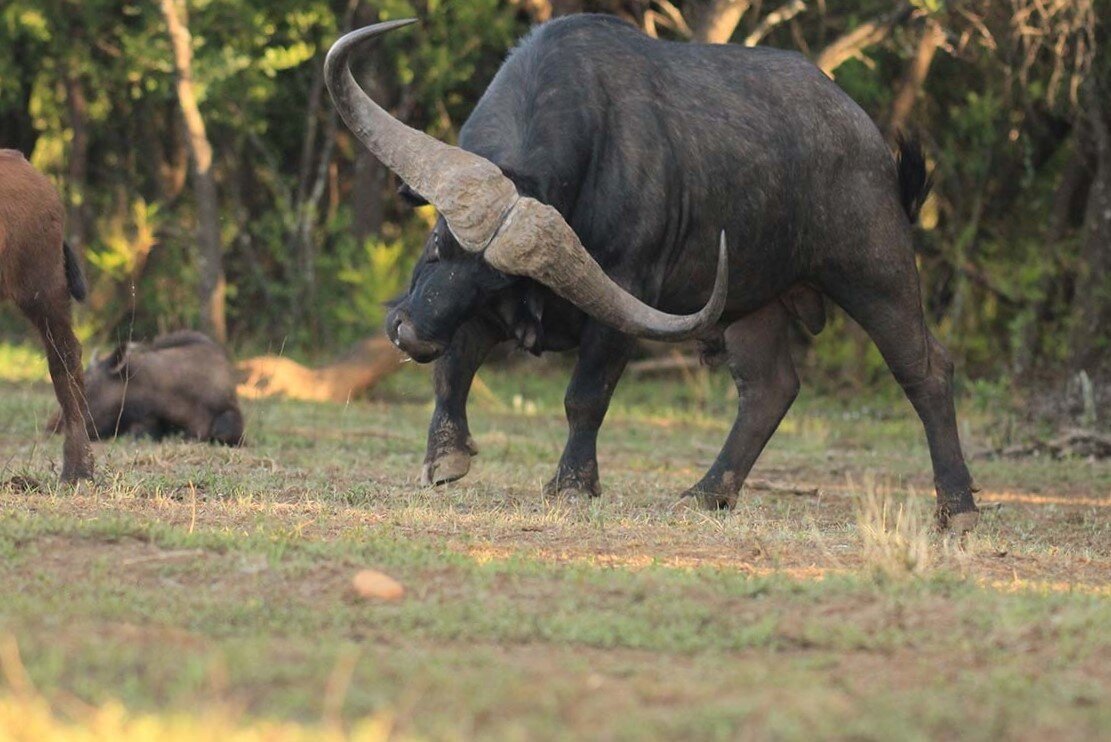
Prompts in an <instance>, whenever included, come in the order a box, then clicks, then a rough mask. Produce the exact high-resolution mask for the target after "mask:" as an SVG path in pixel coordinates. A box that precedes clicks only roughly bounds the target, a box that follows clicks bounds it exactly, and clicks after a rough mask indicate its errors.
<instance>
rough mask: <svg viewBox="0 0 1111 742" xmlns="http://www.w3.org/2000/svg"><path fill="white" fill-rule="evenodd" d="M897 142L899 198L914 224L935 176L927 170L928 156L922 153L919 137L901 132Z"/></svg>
mask: <svg viewBox="0 0 1111 742" xmlns="http://www.w3.org/2000/svg"><path fill="white" fill-rule="evenodd" d="M896 142H897V144H898V146H899V152H898V154H897V155H896V156H895V162H896V164H897V165H898V169H899V199H900V200H901V201H902V202H903V210H904V211H906V212H907V218H908V219H910V223H911V224H914V223H915V222H917V221H918V212H919V211H921V210H922V204H924V203H926V197H927V196H929V195H930V189H931V188H933V185H934V176H933V173H930V172H927V170H926V156H925V155H923V154H922V143H921V142H919V141H918V138H917V137H907V136H904V135H903V134H899V135H898V137H897V138H896Z"/></svg>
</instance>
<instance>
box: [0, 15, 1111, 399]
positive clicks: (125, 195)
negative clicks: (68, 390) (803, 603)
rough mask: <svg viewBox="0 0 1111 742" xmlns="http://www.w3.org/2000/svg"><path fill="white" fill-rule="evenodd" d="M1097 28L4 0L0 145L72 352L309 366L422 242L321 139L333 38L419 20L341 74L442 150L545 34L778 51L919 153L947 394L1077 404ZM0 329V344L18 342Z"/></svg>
mask: <svg viewBox="0 0 1111 742" xmlns="http://www.w3.org/2000/svg"><path fill="white" fill-rule="evenodd" d="M1109 6H1111V3H1106V2H1099V0H966V1H962V0H949V1H946V0H914V1H913V2H883V1H880V0H783V1H782V2H781V1H780V0H770V1H766V2H761V0H676V1H675V2H669V1H668V0H515V1H513V2H511V1H510V0H455V1H454V2H443V1H442V0H424V1H419V2H411V1H410V0H381V1H374V2H372V1H371V0H188V1H187V2H184V1H183V0H161V2H160V3H153V2H138V1H137V0H5V2H4V3H3V5H2V6H0V146H6V147H12V148H17V149H20V150H22V151H23V152H25V153H26V154H27V155H28V156H29V157H30V158H31V159H32V161H33V162H34V163H35V164H36V165H37V166H38V167H39V168H40V169H42V170H43V171H45V172H47V173H48V174H49V175H51V176H52V177H53V178H54V180H55V182H56V183H57V184H58V186H59V188H60V189H61V190H62V192H63V194H64V196H65V200H66V203H67V205H68V210H69V217H68V227H67V230H68V237H69V239H70V241H71V242H72V244H73V245H74V246H75V247H76V248H78V250H79V251H80V252H81V253H82V254H83V256H84V259H85V262H86V265H87V268H88V272H89V274H90V279H91V283H92V287H93V289H92V294H91V297H90V301H89V302H88V304H87V306H86V307H85V308H83V309H81V310H80V322H81V325H82V332H83V334H84V336H85V337H86V338H89V339H91V340H92V341H93V342H110V341H114V340H115V339H117V338H120V337H127V336H130V335H132V334H133V335H135V336H137V337H143V336H149V335H152V334H154V333H156V332H159V331H162V330H166V329H175V328H179V327H185V326H196V327H201V328H202V329H206V330H207V331H209V332H211V333H214V334H216V335H221V334H223V333H224V332H226V335H227V338H228V341H229V342H230V343H231V345H232V346H233V348H235V349H236V350H237V351H238V352H240V353H246V352H249V351H254V350H263V349H267V348H270V349H278V348H283V349H284V352H286V353H291V354H293V355H298V356H302V357H310V358H311V357H319V356H330V355H334V354H335V353H336V352H337V351H339V350H341V349H342V348H344V347H346V346H347V345H349V344H350V343H352V342H354V341H356V340H358V339H360V338H363V337H365V336H367V335H370V334H374V333H376V332H378V330H379V327H380V323H381V320H382V317H383V313H384V310H383V308H382V306H381V303H382V301H384V300H385V299H387V298H388V297H390V296H391V295H393V294H395V293H396V292H397V291H398V290H399V289H401V288H402V287H404V285H405V282H406V280H407V275H408V270H409V268H410V266H411V263H412V261H413V260H414V259H415V256H416V254H417V252H418V251H419V248H420V245H421V243H422V241H423V231H424V230H425V229H426V227H427V226H428V224H429V223H430V222H431V220H432V214H431V213H430V212H429V211H428V210H427V209H419V210H416V211H414V210H411V209H407V208H404V207H402V206H401V204H400V202H399V200H398V199H397V198H396V197H395V196H394V190H395V188H396V186H397V183H396V180H395V179H394V177H393V176H392V175H391V174H389V173H388V172H387V171H385V169H384V168H383V167H381V166H380V165H379V163H378V162H377V161H375V160H374V159H373V158H372V157H371V156H369V155H367V154H366V153H365V152H364V151H363V150H362V148H361V147H359V146H357V143H356V142H355V141H354V140H353V139H352V137H351V136H350V135H349V134H348V133H347V131H346V130H345V129H344V127H343V126H342V125H337V120H336V116H335V114H334V113H333V111H332V108H331V105H330V101H329V100H328V96H327V93H326V92H325V91H324V90H323V81H322V75H321V72H322V69H321V68H322V64H323V58H324V54H325V52H326V51H327V48H328V46H329V44H330V43H331V41H332V40H334V39H335V38H336V36H337V35H338V34H339V33H341V32H342V31H343V30H344V29H345V28H351V27H357V26H361V25H365V24H367V23H371V22H374V21H377V20H382V19H389V18H398V17H405V16H417V17H419V18H421V19H422V23H421V24H420V25H418V26H415V27H412V28H410V29H407V30H406V31H405V32H403V33H398V34H394V35H391V36H389V37H387V38H386V39H385V40H384V41H383V43H381V44H380V45H379V47H378V48H377V49H376V50H374V51H373V52H370V53H368V55H367V58H366V63H365V66H364V67H363V68H362V69H361V70H358V75H359V77H361V82H362V83H363V85H364V86H365V87H366V88H368V89H369V90H371V91H372V92H373V93H374V95H375V97H376V98H377V99H378V100H379V101H381V102H382V103H383V104H385V105H386V106H387V107H388V108H390V109H391V110H392V111H394V112H395V114H396V115H398V116H399V117H400V118H402V119H404V120H406V121H407V122H409V123H411V124H413V125H416V126H419V127H422V128H424V129H425V130H427V131H429V132H430V133H432V134H434V135H436V136H439V137H441V138H443V139H446V140H449V141H451V140H453V139H454V137H455V134H456V132H457V130H458V128H459V126H460V125H461V123H462V122H463V121H464V120H465V119H466V117H467V114H468V112H469V111H470V109H471V107H472V106H473V105H474V103H475V101H477V99H478V97H479V95H480V94H481V92H482V90H483V89H484V87H485V85H486V84H487V83H488V82H489V80H490V79H491V78H492V76H493V74H494V72H495V71H496V69H497V67H498V65H499V64H500V62H501V60H502V59H503V58H504V55H505V53H506V50H507V49H508V48H510V46H511V45H512V44H513V43H514V41H515V40H516V39H517V38H519V37H520V36H521V35H523V34H524V33H526V32H527V31H528V29H529V27H530V26H532V25H534V24H535V23H538V22H542V21H543V20H546V19H547V18H550V17H552V16H554V15H560V14H565V13H570V12H579V11H583V10H587V11H596V12H607V13H614V14H617V15H620V16H622V17H624V18H626V19H628V20H629V21H630V22H632V23H634V24H636V25H637V26H639V27H640V28H642V29H644V30H645V32H646V33H650V34H652V35H657V36H659V37H661V38H669V39H674V40H678V41H684V40H688V39H690V40H695V41H709V42H715V43H738V44H744V43H748V44H756V43H759V44H768V45H773V46H777V47H784V48H792V49H797V50H799V51H801V52H802V53H803V54H805V55H807V56H808V57H810V58H812V59H814V60H815V61H816V62H817V63H818V64H819V65H820V66H821V67H823V69H825V70H826V71H827V72H828V73H830V74H831V75H833V76H834V78H835V79H836V80H837V82H838V83H839V84H840V85H841V86H842V87H843V88H844V89H845V90H846V91H847V92H848V93H849V94H850V95H851V96H852V97H853V98H854V99H856V100H857V101H858V102H859V103H860V104H861V105H862V106H863V107H864V108H865V109H866V110H867V111H868V112H869V113H870V114H871V115H872V117H873V118H874V119H875V120H876V121H877V123H878V124H879V125H880V127H881V129H882V130H884V131H885V133H887V135H888V136H889V137H892V138H893V136H894V133H895V131H896V130H898V129H905V130H908V131H912V132H916V133H918V134H919V135H920V136H921V137H922V138H923V140H924V142H925V144H926V147H927V150H928V154H929V156H930V159H931V163H932V165H933V166H934V168H935V184H936V185H935V189H934V194H935V195H934V197H933V198H932V199H931V200H930V202H929V203H928V204H927V207H926V209H925V211H924V218H923V225H922V226H923V229H922V230H921V231H920V233H919V244H920V251H921V254H920V266H921V268H922V274H923V284H924V288H925V301H926V304H927V311H928V314H929V318H930V321H931V322H932V323H934V324H935V326H936V327H937V328H938V331H939V334H940V336H941V337H942V338H943V340H944V341H945V342H946V343H947V344H948V346H949V347H950V349H951V350H952V352H953V353H954V355H955V356H956V357H957V359H958V363H959V367H960V368H961V370H962V373H963V374H965V375H966V376H967V377H969V378H973V379H988V380H993V381H1000V380H1003V381H1006V382H1014V383H1015V384H1016V388H1020V387H1025V388H1042V389H1064V388H1066V387H1067V385H1068V384H1069V383H1071V384H1072V385H1073V386H1074V387H1075V386H1076V385H1077V384H1079V385H1080V386H1081V387H1085V386H1087V388H1091V387H1092V386H1093V385H1094V388H1095V389H1096V392H1095V393H1094V396H1095V398H1096V399H1099V397H1100V391H1099V390H1101V389H1105V388H1106V385H1107V382H1108V381H1111V379H1109V378H1108V377H1109V376H1111V371H1109V367H1111V360H1109V359H1111V339H1109V338H1111V335H1109V332H1108V329H1107V328H1108V323H1109V321H1111V280H1109V279H1108V277H1107V276H1108V275H1109V270H1111V95H1109V94H1108V93H1109V92H1111V60H1109V59H1108V56H1107V55H1106V54H1103V53H1100V50H1101V47H1102V46H1105V45H1106V41H1107V36H1108V31H1107V25H1108V23H1109V22H1111V10H1109ZM175 24H176V26H177V27H178V33H177V34H176V35H172V34H171V33H170V29H171V28H174V27H175ZM172 39H173V41H177V42H179V44H178V46H176V47H175V45H174V43H173V41H172ZM190 52H191V54H190ZM190 57H191V58H190ZM186 88H188V90H187V89H186ZM190 96H191V97H192V98H193V100H194V102H195V112H196V113H199V121H200V124H201V126H202V127H203V128H202V129H201V130H199V131H198V128H197V119H198V117H196V116H194V117H193V118H192V119H191V118H190V116H189V113H190V106H189V100H188V99H189V97H190ZM183 111H184V112H185V113H186V116H184V117H183V115H182V112H183ZM187 122H188V123H187ZM199 142H200V143H207V145H208V146H209V147H210V149H211V169H207V170H206V169H205V168H204V167H201V165H202V164H203V162H202V161H203V159H204V157H203V155H204V152H203V149H201V150H198V143H199ZM647 146H651V143H647ZM206 180H207V182H208V190H207V191H206V188H205V181H206ZM206 200H207V201H206ZM206 203H208V206H207V208H208V211H206ZM206 229H207V230H208V231H207V233H206ZM206 240H209V241H211V243H212V244H209V245H208V247H207V248H206V244H208V243H206ZM225 297H226V309H224V308H223V304H224V300H225ZM5 311H6V313H5V314H4V315H2V316H0V333H3V334H5V335H10V336H12V337H16V336H21V335H22V334H23V333H24V332H25V328H24V327H23V326H22V324H21V323H20V321H19V320H18V319H17V318H16V317H15V315H14V313H12V312H10V311H7V310H5ZM809 343H810V345H811V347H810V348H809V349H808V353H807V364H808V365H809V366H811V367H812V368H816V369H817V370H818V371H820V373H812V374H808V377H809V378H810V379H814V380H822V381H823V382H824V383H826V384H829V385H834V386H838V385H850V386H852V385H860V384H867V383H868V382H870V381H871V380H873V379H875V378H880V377H884V376H886V372H885V371H884V370H883V368H882V364H881V363H880V361H879V358H878V356H877V354H876V353H875V351H874V350H873V349H872V348H871V345H870V343H868V342H867V341H866V339H865V338H864V337H863V335H862V334H861V333H860V332H859V331H858V330H857V329H856V328H855V327H851V326H850V324H849V323H848V322H847V321H846V320H845V319H844V318H842V317H840V316H838V317H836V318H835V320H834V322H833V326H832V327H831V329H829V330H827V331H826V332H825V333H824V334H823V335H821V336H820V337H819V338H817V339H814V340H812V341H809ZM1080 372H1083V374H1081V373H1080ZM1077 380H1079V381H1077ZM1088 396H1089V398H1091V397H1092V396H1093V394H1092V393H1091V392H1088Z"/></svg>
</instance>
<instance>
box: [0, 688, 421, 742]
mask: <svg viewBox="0 0 1111 742" xmlns="http://www.w3.org/2000/svg"><path fill="white" fill-rule="evenodd" d="M69 706H70V710H69V713H67V714H64V715H63V714H59V713H57V712H56V711H55V710H54V709H53V708H51V706H50V704H48V703H47V702H46V701H45V700H44V699H42V698H39V697H29V698H26V697H24V698H21V697H18V696H12V695H7V696H4V695H0V740H3V742H55V741H57V742H63V741H64V742H197V740H221V742H223V741H225V740H226V741H227V742H384V741H385V740H399V739H405V737H404V736H400V735H394V734H391V728H390V727H391V723H390V719H389V718H388V717H383V718H380V719H371V720H367V721H360V722H356V723H354V724H353V725H352V726H351V729H350V731H345V730H343V729H341V728H336V727H331V728H330V727H328V726H326V725H323V724H319V725H309V724H297V723H294V722H288V721H272V720H252V719H248V718H242V717H241V715H239V714H237V713H235V712H234V711H231V710H229V709H220V708H216V709H210V710H208V711H203V712H200V713H193V714H187V713H185V712H180V711H179V712H172V713H161V714H154V713H134V712H130V711H128V710H127V709H126V708H125V707H124V706H123V705H122V704H120V703H118V702H110V703H106V704H104V705H102V706H86V705H84V704H79V703H71V704H69Z"/></svg>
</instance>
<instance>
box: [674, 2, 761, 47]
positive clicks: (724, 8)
mask: <svg viewBox="0 0 1111 742" xmlns="http://www.w3.org/2000/svg"><path fill="white" fill-rule="evenodd" d="M750 5H751V2H750V1H749V0H697V2H694V3H692V4H691V7H690V13H689V15H691V16H692V20H691V23H690V27H691V31H693V32H694V35H693V37H692V38H693V39H694V41H701V42H703V43H707V44H728V43H729V39H731V38H733V32H734V31H736V30H737V24H739V23H740V22H741V16H743V15H744V14H745V11H747V10H748V8H749V6H750Z"/></svg>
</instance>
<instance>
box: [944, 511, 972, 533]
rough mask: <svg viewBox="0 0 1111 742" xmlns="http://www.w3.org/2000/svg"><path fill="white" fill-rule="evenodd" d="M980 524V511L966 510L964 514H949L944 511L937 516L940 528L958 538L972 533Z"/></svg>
mask: <svg viewBox="0 0 1111 742" xmlns="http://www.w3.org/2000/svg"><path fill="white" fill-rule="evenodd" d="M979 522H980V511H979V510H966V511H965V512H963V513H949V512H947V511H944V510H942V511H939V512H938V514H937V525H938V527H939V528H941V530H943V531H949V532H950V533H952V534H954V535H956V536H963V535H964V534H966V533H968V532H969V531H972V530H973V529H975V528H976V524H977V523H979Z"/></svg>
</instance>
